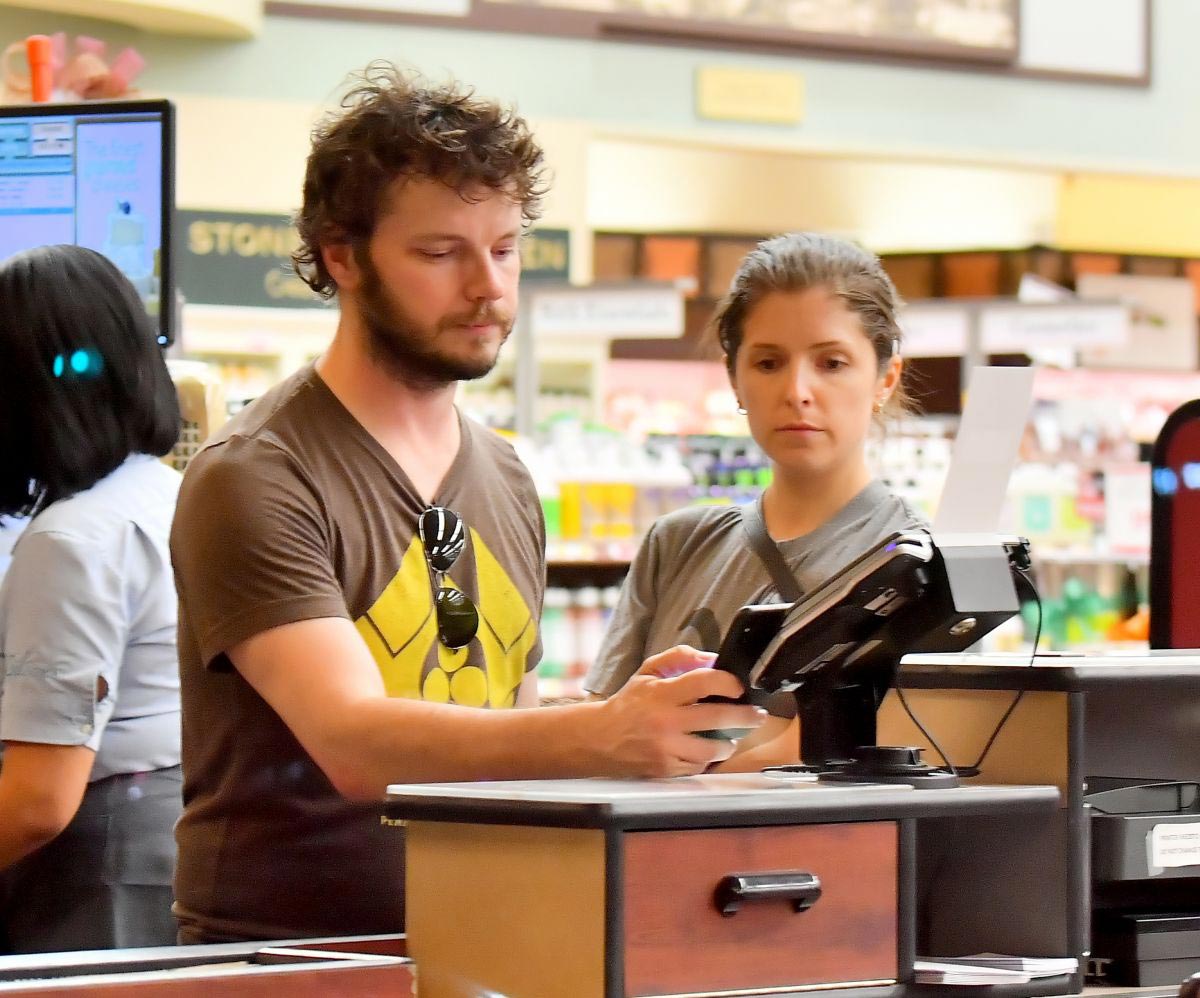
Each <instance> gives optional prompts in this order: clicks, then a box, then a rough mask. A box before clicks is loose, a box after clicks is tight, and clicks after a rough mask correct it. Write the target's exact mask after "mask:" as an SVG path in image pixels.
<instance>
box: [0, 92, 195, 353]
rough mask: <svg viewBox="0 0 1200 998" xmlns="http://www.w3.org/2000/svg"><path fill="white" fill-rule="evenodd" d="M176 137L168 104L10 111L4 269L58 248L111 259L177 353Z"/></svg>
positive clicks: (2, 144) (1, 169) (0, 177)
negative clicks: (17, 259)
mask: <svg viewBox="0 0 1200 998" xmlns="http://www.w3.org/2000/svg"><path fill="white" fill-rule="evenodd" d="M174 131H175V130H174V108H173V107H172V105H171V104H170V102H169V101H165V100H130V101H95V102H93V103H88V104H28V105H20V106H17V105H9V106H3V105H0V259H3V258H5V257H8V256H11V255H12V254H13V253H17V252H19V251H20V250H25V249H31V248H32V247H34V246H45V245H49V244H52V243H75V244H78V245H80V246H86V247H88V248H89V249H94V250H96V251H98V252H100V253H103V254H104V255H105V256H107V257H108V258H109V259H110V260H112V262H113V263H115V264H116V265H117V266H118V267H119V268H120V269H121V271H122V272H124V274H125V276H126V277H128V278H129V280H130V281H131V282H132V283H133V286H134V287H135V288H137V290H138V293H139V294H140V295H141V296H142V300H143V301H144V302H145V303H146V311H147V312H148V313H150V315H151V316H152V317H153V318H154V320H155V321H156V323H157V325H158V337H159V342H160V343H162V344H163V345H164V346H166V345H167V344H169V343H170V342H171V341H172V340H173V339H174V308H173V303H174V283H173V280H172V269H171V238H170V237H171V225H172V221H173V215H174V210H175V194H174V183H173V178H174V169H175V164H174Z"/></svg>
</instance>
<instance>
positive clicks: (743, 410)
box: [737, 400, 746, 416]
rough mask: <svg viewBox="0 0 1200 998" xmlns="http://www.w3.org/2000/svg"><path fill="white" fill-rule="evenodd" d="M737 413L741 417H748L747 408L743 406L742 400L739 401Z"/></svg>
mask: <svg viewBox="0 0 1200 998" xmlns="http://www.w3.org/2000/svg"><path fill="white" fill-rule="evenodd" d="M737 411H738V415H739V416H744V415H746V407H745V406H744V405H742V403H741V400H739V401H738V406H737Z"/></svg>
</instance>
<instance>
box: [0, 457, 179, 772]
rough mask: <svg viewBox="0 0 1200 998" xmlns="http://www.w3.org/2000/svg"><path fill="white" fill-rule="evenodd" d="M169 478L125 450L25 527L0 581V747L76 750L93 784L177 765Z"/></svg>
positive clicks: (175, 481)
mask: <svg viewBox="0 0 1200 998" xmlns="http://www.w3.org/2000/svg"><path fill="white" fill-rule="evenodd" d="M179 482H180V476H179V474H178V473H177V472H175V471H173V470H171V469H170V468H168V467H167V466H166V465H164V464H162V463H161V462H160V461H158V460H156V459H155V458H152V457H148V456H146V455H142V454H138V455H134V456H132V457H130V458H128V459H127V460H126V461H125V463H124V464H122V465H121V466H120V467H119V468H117V469H116V470H115V471H113V472H112V473H111V474H109V475H108V476H107V477H105V478H103V479H102V480H101V481H99V482H97V483H96V484H95V485H93V486H92V487H91V488H90V489H88V490H87V491H86V492H81V493H79V494H78V495H74V496H72V497H70V498H69V499H63V500H60V501H59V502H56V503H54V504H53V505H51V506H49V507H48V508H46V509H45V510H43V511H42V512H41V513H39V514H38V515H37V516H35V517H34V518H33V519H32V520H31V521H30V522H29V524H28V526H26V528H25V530H24V532H23V533H22V535H21V536H20V537H19V538H18V540H17V544H16V546H15V548H14V549H13V553H12V564H11V566H10V567H9V569H8V572H7V573H6V574H5V576H4V579H3V581H2V582H0V740H4V741H23V742H36V743H39V744H47V745H86V746H87V747H88V748H91V749H93V750H94V751H95V752H96V761H95V763H94V765H93V767H92V775H91V779H92V780H99V779H103V778H104V777H106V776H113V775H115V774H118V773H135V772H142V771H144V770H151V769H163V768H165V767H167V766H174V765H177V764H178V763H179V664H178V657H177V654H176V649H175V630H176V615H177V606H176V597H175V586H174V580H173V576H172V574H171V561H170V554H169V552H168V548H167V538H168V535H169V533H170V528H171V518H172V516H173V514H174V511H175V500H176V496H177V495H178V492H179Z"/></svg>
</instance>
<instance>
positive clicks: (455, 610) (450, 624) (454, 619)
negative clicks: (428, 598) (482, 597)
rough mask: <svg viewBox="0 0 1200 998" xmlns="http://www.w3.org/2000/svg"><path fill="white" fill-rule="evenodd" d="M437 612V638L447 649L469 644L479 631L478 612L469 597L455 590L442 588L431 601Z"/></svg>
mask: <svg viewBox="0 0 1200 998" xmlns="http://www.w3.org/2000/svg"><path fill="white" fill-rule="evenodd" d="M433 605H434V608H435V610H436V611H437V625H438V637H439V638H441V639H442V644H444V645H445V646H446V647H447V648H461V647H463V645H467V644H470V642H471V639H472V638H473V637H475V635H476V633H477V632H478V631H479V611H478V610H476V609H475V604H474V603H472V602H471V599H470V597H468V596H467V595H466V594H465V593H462V592H460V591H459V590H457V589H451V588H450V587H449V586H442V587H441V588H440V589H439V590H438V591H437V595H436V596H435V597H434V599H433Z"/></svg>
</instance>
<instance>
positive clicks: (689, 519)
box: [652, 504, 742, 541]
mask: <svg viewBox="0 0 1200 998" xmlns="http://www.w3.org/2000/svg"><path fill="white" fill-rule="evenodd" d="M741 522H742V509H741V507H740V506H730V505H719V506H718V505H712V504H707V505H699V506H684V507H682V508H681V509H676V510H672V511H671V512H670V513H665V514H663V515H662V516H660V517H659V518H658V519H657V520H655V521H654V527H653V528H652V529H653V533H654V535H655V536H656V537H658V538H659V539H660V540H663V541H672V540H683V539H687V538H690V537H695V536H697V535H702V536H707V535H709V534H716V533H724V532H726V531H728V530H731V529H733V528H736V527H739V526H740V525H741Z"/></svg>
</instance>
